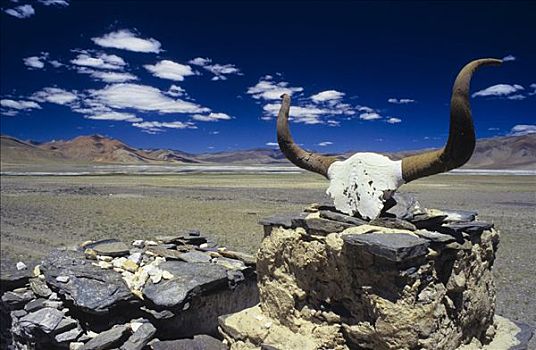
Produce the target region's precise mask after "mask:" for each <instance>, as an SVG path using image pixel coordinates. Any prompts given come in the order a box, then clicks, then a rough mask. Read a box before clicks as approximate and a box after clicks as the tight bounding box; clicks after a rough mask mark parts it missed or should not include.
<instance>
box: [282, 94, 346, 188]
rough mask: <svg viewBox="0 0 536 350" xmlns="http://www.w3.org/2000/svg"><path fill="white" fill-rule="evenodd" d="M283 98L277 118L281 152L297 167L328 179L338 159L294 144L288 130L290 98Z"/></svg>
mask: <svg viewBox="0 0 536 350" xmlns="http://www.w3.org/2000/svg"><path fill="white" fill-rule="evenodd" d="M281 98H282V99H283V102H282V103H281V109H280V110H279V114H278V116H277V143H279V148H280V149H281V152H283V154H284V155H285V157H287V159H288V160H290V161H291V162H292V163H294V164H295V165H296V166H298V167H300V168H302V169H305V170H309V171H312V172H315V173H318V174H320V175H323V176H325V177H328V168H329V166H330V165H331V164H332V163H333V162H334V161H336V160H337V159H336V158H335V157H327V156H323V155H320V154H316V153H313V152H308V151H305V150H304V149H302V148H301V147H300V146H298V145H297V144H296V143H295V142H294V139H292V135H290V130H289V128H288V114H289V109H290V96H289V95H287V94H283V95H282V96H281Z"/></svg>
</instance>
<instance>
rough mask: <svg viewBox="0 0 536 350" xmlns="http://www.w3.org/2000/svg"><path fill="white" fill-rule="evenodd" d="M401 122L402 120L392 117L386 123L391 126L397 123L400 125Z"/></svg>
mask: <svg viewBox="0 0 536 350" xmlns="http://www.w3.org/2000/svg"><path fill="white" fill-rule="evenodd" d="M401 121H402V119H400V118H394V117H391V118H389V119H387V120H386V122H387V123H389V124H397V123H400V122H401Z"/></svg>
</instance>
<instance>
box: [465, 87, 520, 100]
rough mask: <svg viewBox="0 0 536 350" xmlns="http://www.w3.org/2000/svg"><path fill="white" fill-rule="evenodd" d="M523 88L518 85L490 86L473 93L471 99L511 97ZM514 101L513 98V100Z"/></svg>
mask: <svg viewBox="0 0 536 350" xmlns="http://www.w3.org/2000/svg"><path fill="white" fill-rule="evenodd" d="M524 89H525V88H523V86H521V85H518V84H513V85H510V84H497V85H493V86H490V87H488V88H485V89H483V90H480V91H477V92H475V93H474V94H473V95H472V96H473V97H479V96H480V97H484V96H499V97H507V98H508V96H509V95H512V94H514V93H516V92H519V91H522V90H524ZM514 99H515V98H514Z"/></svg>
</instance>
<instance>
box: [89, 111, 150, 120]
mask: <svg viewBox="0 0 536 350" xmlns="http://www.w3.org/2000/svg"><path fill="white" fill-rule="evenodd" d="M85 118H86V119H93V120H114V121H126V122H141V121H143V119H142V118H139V117H136V115H134V114H132V113H121V112H107V113H101V114H94V115H88V116H85Z"/></svg>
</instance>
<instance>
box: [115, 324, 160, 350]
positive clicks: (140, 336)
mask: <svg viewBox="0 0 536 350" xmlns="http://www.w3.org/2000/svg"><path fill="white" fill-rule="evenodd" d="M155 333H156V328H155V327H154V326H153V325H152V324H150V323H144V324H142V325H141V326H140V327H139V328H138V329H137V330H136V331H135V332H134V334H132V335H131V336H130V338H128V340H127V341H126V342H125V343H124V344H123V345H121V347H120V348H119V349H121V350H142V349H143V347H144V346H145V345H146V344H147V343H148V342H149V341H150V340H151V338H152V337H153V336H154V335H155Z"/></svg>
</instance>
